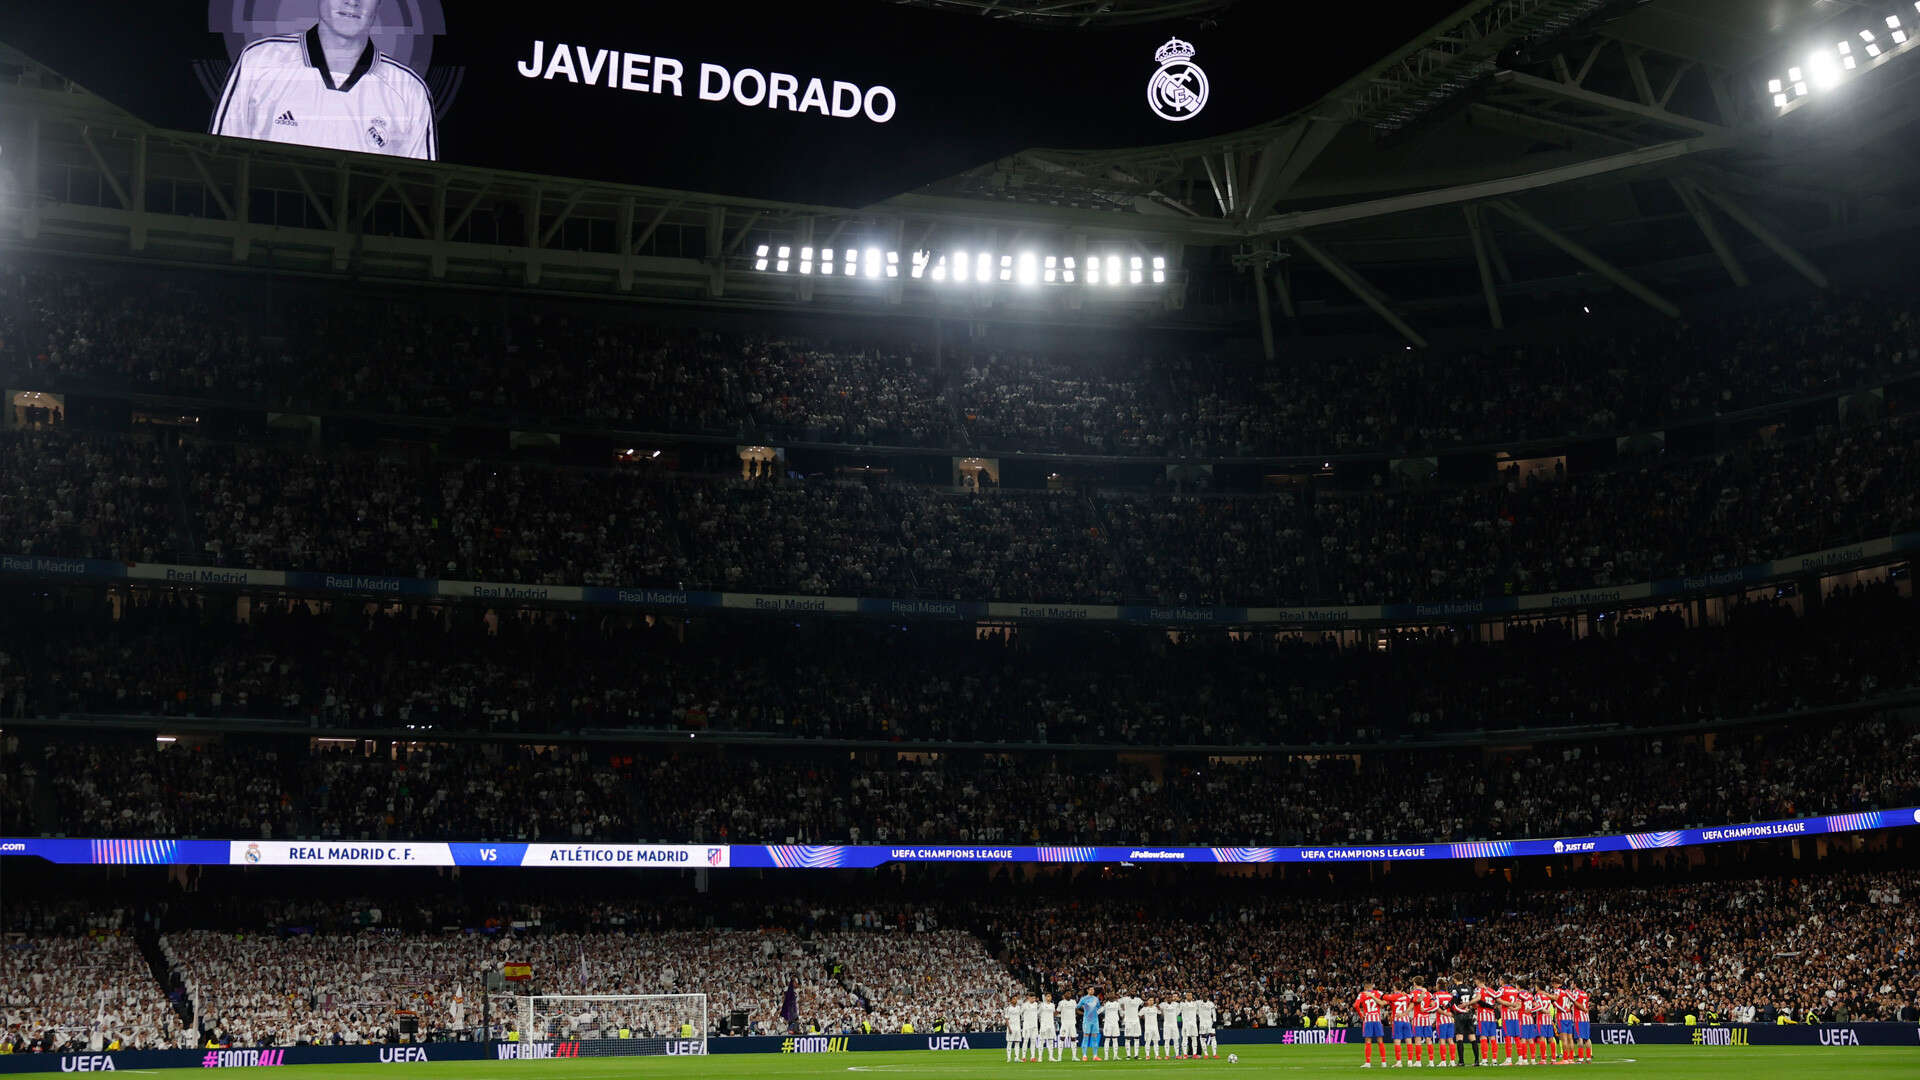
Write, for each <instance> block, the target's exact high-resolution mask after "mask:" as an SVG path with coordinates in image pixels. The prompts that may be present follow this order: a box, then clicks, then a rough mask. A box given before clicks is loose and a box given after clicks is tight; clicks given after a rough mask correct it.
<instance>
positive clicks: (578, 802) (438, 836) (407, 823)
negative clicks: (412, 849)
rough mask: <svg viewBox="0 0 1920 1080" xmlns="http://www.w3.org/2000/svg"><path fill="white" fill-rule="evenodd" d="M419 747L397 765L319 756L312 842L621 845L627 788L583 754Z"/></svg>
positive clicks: (312, 767)
mask: <svg viewBox="0 0 1920 1080" xmlns="http://www.w3.org/2000/svg"><path fill="white" fill-rule="evenodd" d="M489 749H490V750H491V751H493V752H488V751H486V750H479V749H469V748H457V747H449V746H415V747H411V748H404V749H398V750H396V751H395V752H394V754H393V755H392V756H391V757H384V758H370V757H365V756H361V755H357V754H353V753H349V752H342V751H335V752H332V753H319V754H316V755H315V756H314V757H313V758H311V759H310V760H309V761H307V762H305V763H304V765H303V767H302V769H301V789H302V790H303V791H304V792H305V793H306V800H307V806H308V809H309V812H310V813H311V815H312V820H313V826H312V831H313V833H314V834H316V835H318V836H320V837H322V838H325V839H329V840H334V839H349V840H387V839H409V840H561V841H566V840H579V841H594V840H617V839H619V838H621V837H623V836H626V835H629V831H630V828H631V823H630V821H629V810H628V798H627V788H626V780H625V778H624V777H623V776H622V775H621V774H620V772H618V771H616V770H615V768H614V767H612V766H611V765H610V764H609V763H608V762H607V761H605V760H604V755H601V758H602V759H603V760H599V761H595V760H593V758H594V755H590V754H588V753H587V752H586V751H584V750H570V751H527V750H516V749H514V748H500V747H492V748H489Z"/></svg>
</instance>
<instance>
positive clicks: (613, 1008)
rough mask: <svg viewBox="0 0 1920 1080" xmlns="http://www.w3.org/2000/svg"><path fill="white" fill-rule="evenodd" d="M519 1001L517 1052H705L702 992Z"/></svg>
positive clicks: (553, 996) (539, 1054) (606, 1054)
mask: <svg viewBox="0 0 1920 1080" xmlns="http://www.w3.org/2000/svg"><path fill="white" fill-rule="evenodd" d="M518 1005H519V1009H518V1012H519V1028H518V1030H519V1032H520V1042H521V1044H522V1045H523V1046H525V1047H527V1049H528V1052H527V1053H525V1054H522V1055H520V1056H526V1057H629V1056H641V1055H654V1054H674V1055H678V1054H704V1053H706V1052H707V995H705V994H523V995H520V999H519V1002H518ZM622 1032H624V1033H625V1036H624V1037H623V1036H622ZM549 1046H551V1047H552V1049H551V1050H549V1049H547V1047H549Z"/></svg>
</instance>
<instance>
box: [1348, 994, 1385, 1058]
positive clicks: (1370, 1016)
mask: <svg viewBox="0 0 1920 1080" xmlns="http://www.w3.org/2000/svg"><path fill="white" fill-rule="evenodd" d="M1385 1008H1386V999H1385V997H1384V996H1383V995H1382V994H1381V993H1380V991H1378V990H1375V989H1374V988H1373V984H1372V983H1368V984H1367V986H1366V989H1364V990H1362V991H1360V996H1359V997H1357V998H1354V999H1353V1011H1354V1012H1355V1013H1356V1014H1358V1015H1359V1017H1360V1041H1361V1042H1362V1043H1364V1044H1365V1046H1364V1048H1363V1049H1362V1050H1361V1051H1360V1062H1361V1063H1360V1067H1361V1068H1363V1069H1371V1068H1373V1048H1374V1047H1376V1046H1378V1047H1379V1048H1380V1064H1381V1065H1385V1064H1386V1063H1387V1031H1386V1026H1385V1025H1384V1024H1383V1023H1382V1022H1381V1019H1380V1014H1381V1012H1382V1010H1384V1009H1385Z"/></svg>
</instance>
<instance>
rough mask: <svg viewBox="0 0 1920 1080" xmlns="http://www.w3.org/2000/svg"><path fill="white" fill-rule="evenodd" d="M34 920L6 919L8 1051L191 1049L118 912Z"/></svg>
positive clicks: (0, 1017)
mask: <svg viewBox="0 0 1920 1080" xmlns="http://www.w3.org/2000/svg"><path fill="white" fill-rule="evenodd" d="M42 921H43V920H41V919H37V918H32V917H30V916H21V915H16V914H14V913H9V915H8V918H7V923H8V927H7V929H8V934H7V940H6V943H5V944H4V945H0V1042H4V1043H5V1044H6V1045H7V1046H8V1047H9V1048H10V1049H11V1050H12V1051H13V1052H16V1053H18V1052H23V1051H39V1052H45V1053H56V1052H58V1053H78V1052H85V1051H98V1050H104V1049H107V1048H109V1047H113V1048H119V1049H129V1050H130V1049H134V1048H136V1047H140V1048H156V1047H173V1046H176V1045H178V1046H183V1047H190V1046H192V1045H194V1041H193V1039H192V1038H191V1037H190V1036H189V1035H188V1033H187V1032H185V1031H184V1029H183V1026H182V1024H181V1018H180V1016H179V1015H178V1014H177V1013H176V1011H175V1010H174V1007H173V1005H172V1003H171V1002H170V1001H169V1000H168V997H167V994H166V993H165V991H164V990H163V989H162V988H161V985H160V984H159V983H158V982H157V981H156V980H155V978H154V972H153V970H152V968H151V967H150V966H149V965H148V963H147V960H146V957H144V956H143V955H141V952H140V948H139V946H138V944H136V942H135V940H134V929H135V925H134V921H133V920H131V919H130V918H129V917H128V915H127V912H126V911H125V910H124V909H120V908H113V909H95V910H92V911H89V912H87V913H86V914H85V915H84V916H74V915H72V914H70V913H69V914H66V915H64V916H63V917H60V918H53V919H47V920H45V921H44V922H45V924H44V925H42Z"/></svg>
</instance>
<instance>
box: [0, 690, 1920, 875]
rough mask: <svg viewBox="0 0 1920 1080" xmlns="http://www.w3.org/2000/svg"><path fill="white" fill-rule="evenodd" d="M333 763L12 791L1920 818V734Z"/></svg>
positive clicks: (147, 762) (80, 760) (655, 830)
mask: <svg viewBox="0 0 1920 1080" xmlns="http://www.w3.org/2000/svg"><path fill="white" fill-rule="evenodd" d="M330 745H332V744H327V743H321V744H319V746H318V749H316V750H314V751H313V752H312V753H311V754H310V755H306V756H304V757H296V758H294V760H292V761H290V762H288V763H286V765H287V768H286V771H287V772H289V773H294V772H297V774H298V777H299V778H298V780H296V781H292V782H289V783H287V784H286V785H285V786H282V785H280V784H279V783H278V782H277V781H275V780H273V779H272V778H271V777H270V776H269V775H268V773H267V772H263V771H261V770H258V769H255V768H250V767H249V766H250V765H251V764H252V763H254V762H255V761H257V759H259V758H260V757H262V756H263V753H264V756H267V757H271V756H273V755H272V754H271V753H265V752H262V751H259V750H240V749H236V750H227V749H225V748H223V747H220V746H218V745H214V744H206V745H199V746H176V747H174V748H171V749H167V750H163V751H159V752H155V751H151V750H140V749H138V748H128V747H125V746H116V745H111V744H86V743H81V744H78V745H74V744H71V743H67V742H64V741H49V742H47V743H46V744H45V745H44V746H43V747H42V748H41V749H40V750H39V751H38V752H37V753H29V754H24V755H21V756H20V757H18V758H16V759H15V761H14V762H10V763H9V769H12V768H17V767H19V766H20V765H28V766H31V767H34V768H37V770H38V771H39V772H40V773H41V774H43V775H47V776H50V777H51V778H52V783H53V785H54V789H55V790H56V791H57V792H59V793H60V796H61V800H60V816H59V817H58V818H57V820H58V821H59V822H62V823H64V825H65V828H66V829H68V830H70V831H72V832H73V833H75V834H78V835H92V836H183V835H184V836H212V837H234V838H240V839H247V838H256V837H257V838H263V839H275V838H278V839H304V838H318V839H328V840H334V839H350V840H379V841H386V840H503V841H550V842H551V841H559V842H572V841H580V842H586V841H599V842H614V843H621V842H636V841H638V842H660V843H762V842H764V843H803V844H829V843H878V844H889V843H913V844H945V843H963V844H985V845H993V844H1183V845H1195V846H1232V847H1260V846H1266V845H1271V844H1307V845H1319V844H1330V845H1363V846H1364V845H1377V844H1381V843H1428V842H1437V841H1465V840H1502V839H1515V838H1521V837H1538V836H1582V835H1595V834H1612V833H1620V832H1638V831H1646V830H1663V829H1676V828H1683V827H1701V826H1714V825H1725V824H1742V823H1746V822H1751V821H1766V820H1777V819H1782V818H1793V817H1802V816H1807V815H1814V814H1829V813H1852V812H1856V811H1862V810H1874V809H1883V808H1889V807H1901V806H1912V805H1920V768H1916V767H1915V765H1914V762H1915V760H1917V759H1920V732H1916V731H1914V730H1913V729H1912V728H1911V726H1910V725H1906V724H1902V723H1900V722H1897V721H1892V720H1889V719H1887V718H1885V717H1879V716H1869V717H1865V718H1857V719H1848V720H1829V721H1827V722H1823V723H1821V724H1818V725H1814V726H1808V725H1800V724H1787V725H1774V726H1768V727H1763V728H1759V729H1752V730H1740V729H1736V730H1732V731H1722V732H1717V733H1709V734H1706V735H1697V734H1696V735H1685V736H1682V735H1673V734H1662V735H1649V736H1639V737H1633V736H1613V737H1605V738H1602V737H1593V738H1585V739H1578V740H1570V741H1565V742H1548V743H1540V744H1536V745H1533V746H1529V747H1525V748H1513V747H1508V748H1504V749H1498V750H1495V749H1489V748H1487V747H1484V746H1481V747H1472V748H1465V749H1453V750H1431V749H1430V750H1405V749H1382V750H1376V751H1370V752H1362V753H1353V754H1342V755H1336V756H1324V755H1321V756H1297V755H1279V754H1275V755H1258V754H1236V755H1232V757H1233V758H1234V760H1232V761H1230V762H1222V761H1220V760H1218V756H1217V755H1214V756H1211V757H1210V756H1208V755H1202V754H1192V753H1189V754H1175V755H1168V756H1164V757H1155V758H1153V759H1150V760H1146V761H1142V760H1133V761H1129V760H1126V759H1122V758H1116V757H1115V756H1113V755H1091V754H1087V753H1086V752H1084V751H1083V752H1081V753H1082V755H1084V756H1081V757H1078V758H1075V759H1066V760H1063V759H1062V758H1061V757H1059V756H1057V755H1054V754H1049V753H1038V752H1035V753H1023V754H1012V755H968V756H964V757H960V758H957V759H956V758H954V757H952V756H948V757H944V758H940V759H937V760H920V759H919V758H918V757H917V756H914V755H909V756H908V757H905V758H902V757H900V756H899V755H897V754H883V753H872V754H867V755H862V756H860V757H859V758H857V759H856V758H853V757H849V756H847V755H844V754H842V755H839V756H835V755H832V754H821V753H813V754H807V753H802V752H797V751H795V750H792V749H782V750H780V751H779V752H776V753H771V754H769V753H756V752H755V751H753V750H751V749H728V750H726V751H703V752H701V753H697V754H694V753H676V752H674V751H671V750H665V749H659V748H649V747H639V748H632V747H619V748H612V749H609V748H598V749H594V750H591V751H589V750H586V749H576V750H567V751H551V750H547V751H539V750H534V749H530V748H515V747H510V746H499V745H488V746H484V747H481V748H457V747H449V746H443V745H427V744H421V743H401V744H398V745H396V746H394V747H393V748H392V749H390V750H388V751H383V752H382V753H380V754H379V755H377V756H368V755H366V754H365V753H364V751H361V752H356V753H353V754H344V753H340V752H337V751H330V750H328V749H327V747H328V746H330ZM1862 748H1872V749H1873V752H1871V753H1862V752H1861V751H1862ZM272 764H273V763H272V762H268V765H269V766H271V765H272ZM9 782H10V783H11V782H12V781H11V780H10V781H9ZM12 814H26V816H24V817H15V816H9V817H7V818H5V819H0V828H4V829H5V830H7V831H8V833H9V834H10V835H21V834H30V833H32V832H33V831H35V830H34V827H33V826H34V822H35V818H34V817H33V816H32V815H31V814H27V813H26V808H16V809H14V810H12V811H10V815H12Z"/></svg>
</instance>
